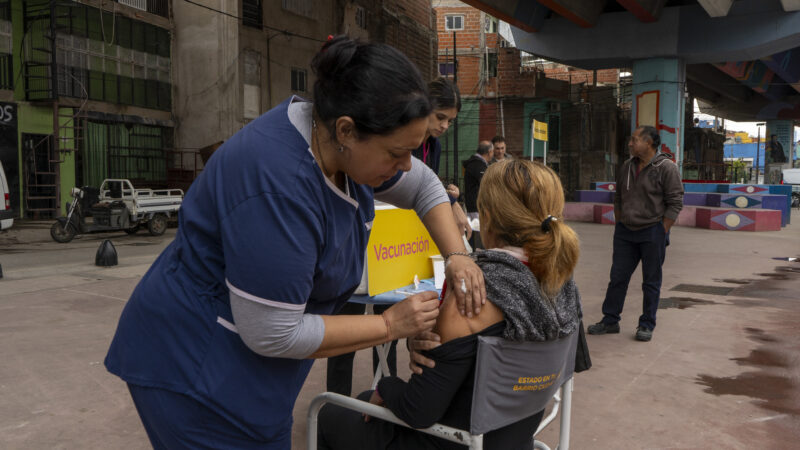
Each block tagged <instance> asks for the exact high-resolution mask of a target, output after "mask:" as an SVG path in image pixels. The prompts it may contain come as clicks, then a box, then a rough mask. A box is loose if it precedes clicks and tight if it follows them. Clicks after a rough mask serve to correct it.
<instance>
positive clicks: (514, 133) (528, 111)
mask: <svg viewBox="0 0 800 450" xmlns="http://www.w3.org/2000/svg"><path fill="white" fill-rule="evenodd" d="M434 10H435V11H436V28H437V32H438V38H439V50H438V55H439V63H438V67H439V73H440V74H442V75H443V76H447V77H456V78H457V83H458V87H459V90H460V91H461V95H462V110H461V113H460V114H459V116H458V144H457V146H458V152H457V154H456V153H455V152H453V150H452V149H453V148H454V147H455V145H456V144H455V141H456V136H455V130H454V129H451V131H449V132H448V133H447V134H446V135H445V136H443V137H442V144H443V146H444V148H446V149H448V150H449V152H445V155H444V158H445V159H448V160H447V161H445V162H446V165H445V166H444V167H445V168H444V169H443V170H440V172H442V173H440V174H439V175H440V176H442V177H444V178H453V177H454V174H455V175H458V174H459V171H460V165H459V163H458V162H459V161H461V160H464V159H466V158H468V157H469V156H470V155H471V154H472V153H473V152H474V151H475V149H476V148H477V144H478V141H480V140H484V139H491V138H492V137H494V136H496V135H503V136H505V138H506V144H507V149H508V152H509V153H511V154H513V155H515V156H517V157H523V156H530V152H531V142H530V125H531V123H532V120H533V119H534V116H536V118H538V120H549V116H548V115H552V117H556V116H557V114H558V111H560V107H561V104H562V103H565V102H566V101H567V96H568V94H569V89H568V86H567V83H564V82H560V81H556V80H548V79H546V78H545V77H544V74H543V73H542V72H541V71H538V70H536V69H535V68H529V67H524V66H523V61H522V52H520V51H519V50H518V49H516V48H513V47H511V46H510V45H509V44H508V43H507V42H506V41H505V40H504V39H503V38H502V37H501V36H500V35H499V34H498V27H499V25H500V23H499V22H498V20H497V19H496V18H494V17H492V16H491V15H489V14H487V13H485V12H483V11H480V10H478V9H476V8H473V7H471V6H469V5H467V4H465V3H462V2H460V1H455V0H441V1H438V2H437V3H436V6H435V7H434ZM556 122H557V121H556ZM554 123H555V122H554ZM555 132H556V133H558V127H556V128H555ZM451 154H452V155H451ZM543 154H544V148H543V147H535V148H534V155H535V156H543ZM453 155H454V156H455V159H456V160H457V161H455V162H454V161H452V157H453Z"/></svg>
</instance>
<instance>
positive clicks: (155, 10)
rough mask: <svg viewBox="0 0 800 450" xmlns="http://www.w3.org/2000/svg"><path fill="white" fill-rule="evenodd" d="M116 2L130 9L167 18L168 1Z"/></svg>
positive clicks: (140, 0) (126, 0)
mask: <svg viewBox="0 0 800 450" xmlns="http://www.w3.org/2000/svg"><path fill="white" fill-rule="evenodd" d="M116 2H117V3H119V4H122V5H126V6H130V7H131V8H136V9H139V10H142V11H147V12H149V13H151V14H156V15H159V16H161V17H167V18H169V0H116Z"/></svg>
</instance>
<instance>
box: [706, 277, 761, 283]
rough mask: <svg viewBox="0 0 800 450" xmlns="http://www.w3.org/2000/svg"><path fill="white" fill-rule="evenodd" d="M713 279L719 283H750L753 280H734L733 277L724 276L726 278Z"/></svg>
mask: <svg viewBox="0 0 800 450" xmlns="http://www.w3.org/2000/svg"><path fill="white" fill-rule="evenodd" d="M713 280H714V281H716V282H717V283H730V284H750V283H752V282H753V280H734V279H732V278H724V279H719V278H714V279H713Z"/></svg>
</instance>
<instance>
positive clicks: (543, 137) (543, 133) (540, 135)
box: [533, 120, 547, 142]
mask: <svg viewBox="0 0 800 450" xmlns="http://www.w3.org/2000/svg"><path fill="white" fill-rule="evenodd" d="M533 138H534V139H536V140H537V141H545V142H546V141H547V122H539V121H538V120H534V121H533Z"/></svg>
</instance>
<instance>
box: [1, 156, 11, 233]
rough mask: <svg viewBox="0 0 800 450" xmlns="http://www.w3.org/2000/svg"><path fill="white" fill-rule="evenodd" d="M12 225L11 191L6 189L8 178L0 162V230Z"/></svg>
mask: <svg viewBox="0 0 800 450" xmlns="http://www.w3.org/2000/svg"><path fill="white" fill-rule="evenodd" d="M12 225H14V211H13V210H12V209H11V192H10V191H9V190H8V178H6V172H5V170H3V163H1V162H0V230H5V229H8V228H11V226H12Z"/></svg>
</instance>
